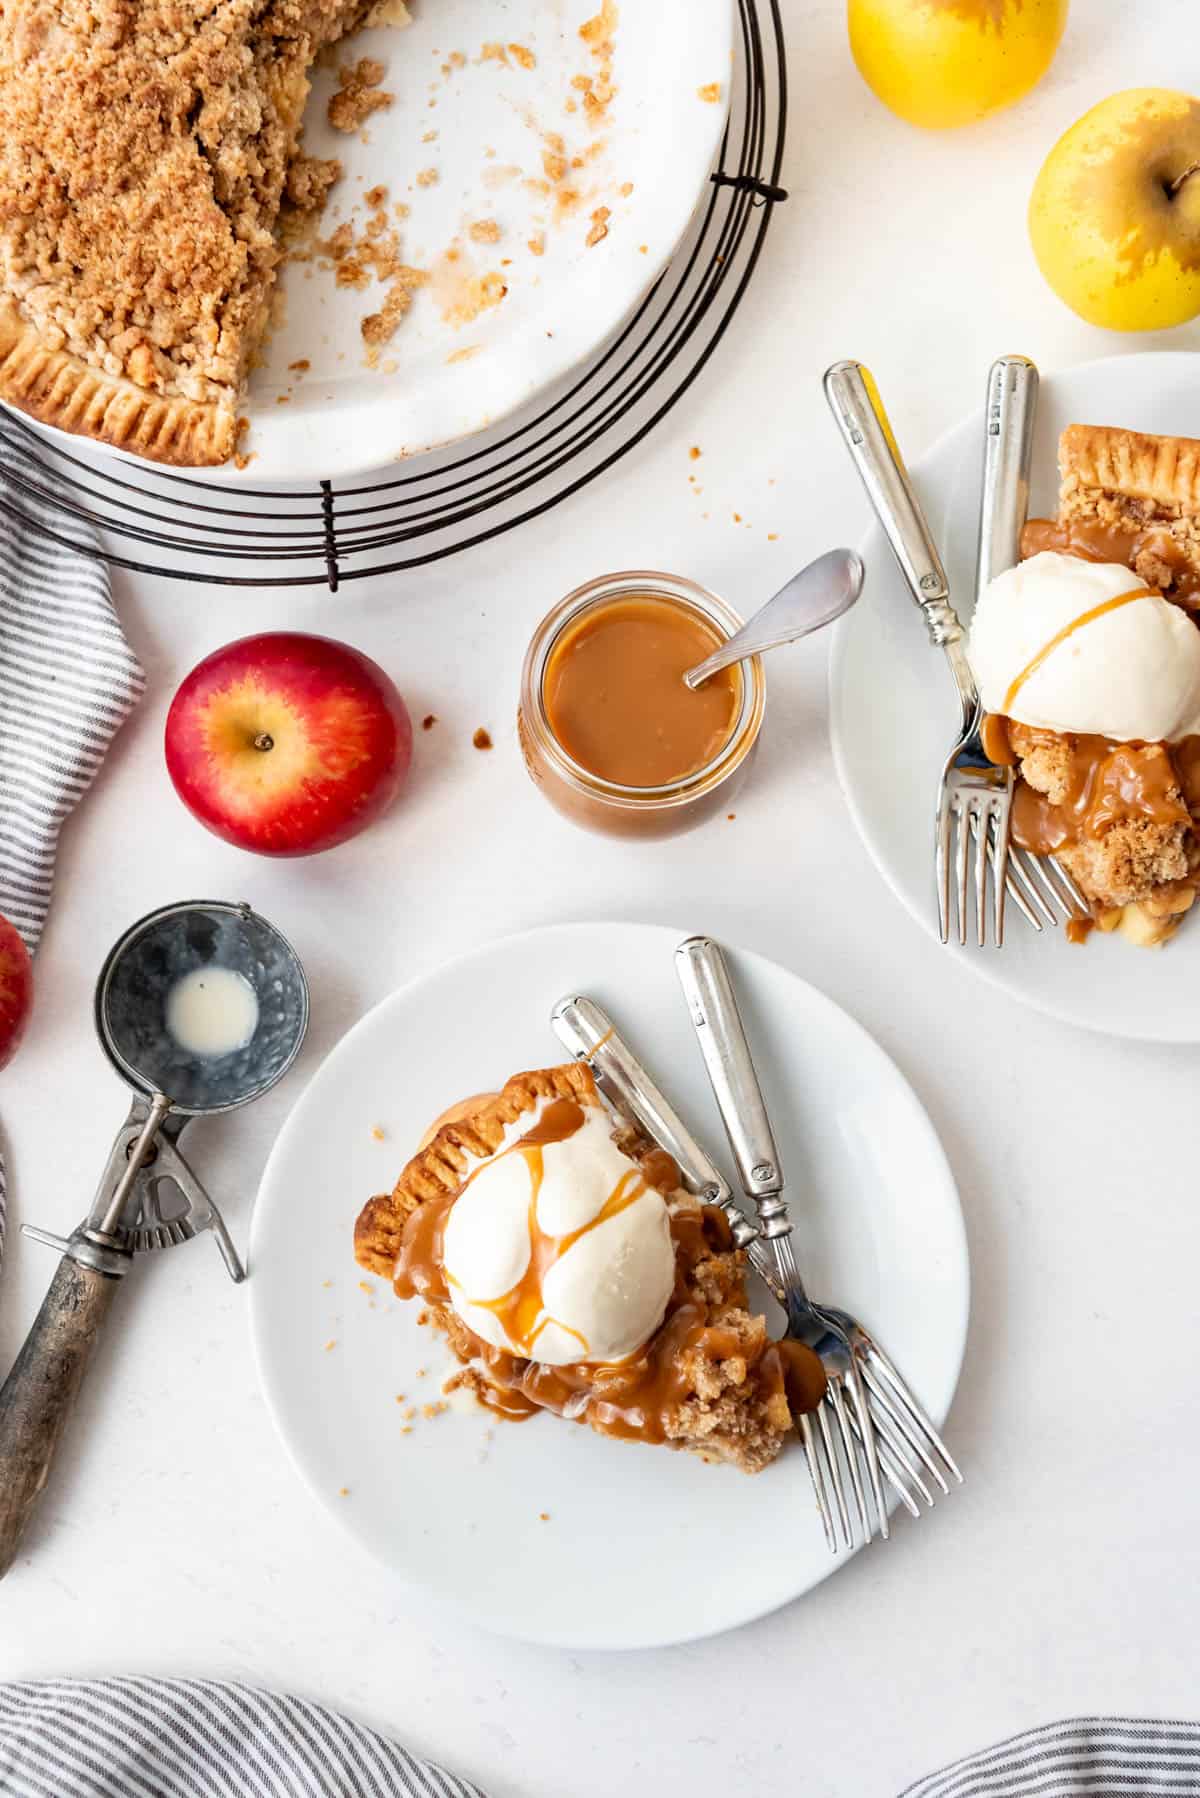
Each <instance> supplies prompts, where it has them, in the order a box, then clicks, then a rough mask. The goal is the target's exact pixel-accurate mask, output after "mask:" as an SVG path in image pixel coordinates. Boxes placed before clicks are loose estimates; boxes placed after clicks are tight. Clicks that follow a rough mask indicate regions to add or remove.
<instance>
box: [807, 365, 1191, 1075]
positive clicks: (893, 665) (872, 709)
mask: <svg viewBox="0 0 1200 1798" xmlns="http://www.w3.org/2000/svg"><path fill="white" fill-rule="evenodd" d="M981 397H982V396H981ZM1073 423H1078V424H1106V425H1125V426H1128V427H1129V428H1130V429H1131V430H1136V431H1167V432H1176V433H1179V434H1181V435H1184V436H1193V437H1194V436H1200V356H1195V355H1187V354H1178V353H1169V354H1164V353H1158V354H1154V353H1142V354H1139V355H1131V356H1114V357H1112V358H1110V359H1108V360H1106V361H1103V362H1091V363H1087V364H1085V365H1084V366H1083V367H1081V368H1073V369H1068V370H1067V371H1066V372H1065V373H1063V374H1056V375H1051V376H1047V377H1044V378H1043V381H1042V387H1041V397H1040V402H1039V406H1038V420H1037V435H1036V440H1035V446H1034V465H1033V483H1032V493H1031V498H1030V513H1031V515H1033V516H1035V517H1047V516H1051V515H1053V513H1054V511H1055V510H1056V506H1057V493H1058V470H1057V445H1058V438H1059V433H1060V432H1061V431H1062V430H1063V428H1064V426H1066V425H1068V424H1073ZM982 462H983V439H982V412H980V414H978V415H976V416H973V417H971V418H968V419H966V420H965V421H964V422H963V423H962V424H960V425H958V426H957V427H956V428H955V429H954V430H953V431H951V432H950V433H949V435H948V436H946V437H943V438H942V439H941V440H940V442H938V443H937V444H935V446H934V447H933V449H932V450H931V451H930V452H929V454H928V455H927V456H925V457H924V458H923V460H922V461H921V462H920V463H918V464H917V465H916V466H915V467H914V469H913V470H912V473H913V478H914V480H915V482H916V486H917V489H918V492H919V494H920V497H921V503H922V505H923V506H924V508H925V514H926V517H927V518H928V520H929V525H930V529H931V530H932V531H933V534H934V537H935V539H936V541H937V543H938V544H939V546H940V547H941V550H942V553H943V556H944V558H945V562H946V569H947V573H948V574H949V577H950V591H951V596H952V598H953V601H954V606H955V609H956V611H957V612H958V614H959V617H960V618H961V619H962V620H963V622H964V624H966V623H969V621H970V618H971V615H972V613H973V611H974V593H973V588H974V579H975V546H976V535H977V532H978V528H979V486H980V479H981V471H982ZM862 553H863V559H864V561H865V562H866V565H867V580H866V586H865V588H864V590H863V596H862V598H861V599H860V600H859V602H858V605H857V606H856V607H855V608H854V610H853V611H852V612H850V613H849V614H848V615H847V617H846V618H845V619H843V620H842V621H841V623H840V624H839V625H838V627H837V631H836V634H835V637H834V642H833V648H832V653H831V660H830V730H831V733H832V737H833V754H834V760H835V762H836V764H837V770H838V775H839V777H840V779H841V783H842V788H843V791H844V792H845V795H846V800H847V803H848V804H849V807H850V810H851V813H852V814H853V817H854V821H855V823H856V824H857V826H858V829H859V831H860V833H861V835H862V839H863V842H864V843H865V844H866V846H867V849H868V850H869V851H870V854H871V856H872V858H873V860H874V862H875V864H876V866H877V867H878V869H879V871H880V873H881V874H882V875H883V877H884V879H885V880H886V881H887V883H888V885H889V886H890V887H891V889H892V891H893V892H894V893H895V894H896V895H897V897H898V898H899V899H901V900H902V901H903V903H904V904H905V905H906V906H907V907H908V909H909V911H910V912H911V913H912V915H913V917H914V918H916V919H917V921H918V923H920V924H923V925H924V926H925V928H926V929H927V930H929V931H931V932H933V933H935V934H936V931H937V903H936V897H935V892H934V882H933V811H934V802H935V799H936V794H937V783H938V778H939V775H940V773H941V769H942V764H943V763H944V761H945V759H946V755H947V752H948V751H949V749H950V746H951V744H952V742H953V740H954V734H955V730H956V728H957V724H958V702H957V699H956V697H955V692H954V686H953V682H952V680H951V677H950V672H949V669H948V668H947V667H946V664H945V659H944V657H943V656H942V655H941V653H940V652H939V651H938V650H936V649H934V648H933V647H932V645H931V644H930V642H929V638H928V637H927V635H926V633H925V625H924V621H923V619H922V618H921V616H920V614H919V613H918V611H917V609H916V607H915V606H914V604H913V602H912V599H911V598H910V597H909V593H908V589H907V588H906V587H905V585H904V582H903V580H902V579H901V576H900V572H899V570H898V568H897V567H896V564H895V561H894V560H893V558H892V554H891V551H890V549H889V548H888V545H887V542H886V540H885V538H884V536H883V532H882V531H881V530H880V529H879V527H878V526H877V525H876V526H873V528H872V530H871V533H870V535H869V536H868V538H867V539H866V542H865V543H864V545H863V550H862ZM946 953H947V954H949V955H954V956H956V957H957V958H958V959H959V960H960V961H962V962H964V963H965V964H966V965H967V966H968V967H969V968H970V969H971V970H972V971H973V972H974V973H976V974H979V975H981V976H982V977H983V978H984V979H985V980H989V981H991V982H992V983H993V984H994V985H996V986H1000V987H1003V988H1004V989H1005V991H1006V992H1009V993H1011V994H1012V996H1013V997H1014V998H1016V999H1020V1000H1022V1001H1023V1002H1024V1003H1025V1004H1027V1005H1032V1006H1034V1007H1035V1008H1036V1009H1037V1010H1038V1011H1045V1012H1049V1013H1050V1015H1051V1016H1052V1017H1057V1018H1062V1019H1064V1020H1065V1021H1066V1022H1068V1023H1072V1024H1082V1025H1084V1026H1085V1027H1086V1028H1087V1029H1090V1030H1102V1031H1107V1032H1109V1033H1111V1034H1112V1035H1114V1036H1126V1037H1141V1038H1146V1039H1148V1040H1152V1041H1156V1042H1177V1043H1195V1042H1200V1006H1198V1005H1197V1003H1196V996H1195V994H1196V981H1197V975H1198V972H1200V928H1197V924H1196V923H1194V922H1192V921H1191V920H1185V921H1184V923H1183V925H1182V926H1181V927H1180V930H1179V934H1178V936H1177V937H1176V938H1175V939H1174V940H1173V941H1172V942H1171V943H1169V944H1168V945H1167V946H1166V947H1165V948H1163V949H1157V950H1154V951H1153V952H1150V951H1147V950H1144V949H1135V948H1134V947H1133V946H1132V945H1131V944H1130V943H1127V942H1126V941H1125V940H1124V939H1123V938H1116V937H1112V938H1110V937H1105V936H1102V935H1100V934H1099V933H1098V932H1097V933H1093V935H1092V936H1091V937H1090V938H1089V940H1088V942H1087V943H1086V944H1084V945H1082V946H1079V945H1075V944H1071V943H1068V942H1067V940H1066V938H1065V936H1064V935H1063V933H1062V932H1061V931H1060V930H1055V931H1052V930H1050V929H1046V930H1043V931H1042V933H1041V934H1040V935H1038V934H1036V933H1035V932H1034V931H1033V930H1032V929H1031V928H1030V927H1029V925H1028V924H1026V922H1025V920H1024V918H1022V916H1021V914H1020V913H1019V912H1018V911H1017V910H1016V908H1015V907H1014V906H1012V905H1010V906H1009V907H1008V909H1007V916H1006V919H1005V931H1004V947H1003V948H1002V949H1000V950H997V949H996V948H995V947H994V945H992V944H991V942H990V940H989V946H988V947H987V948H986V949H979V948H967V949H960V948H959V947H958V945H957V944H954V945H952V946H951V947H949V948H948V949H947V951H946Z"/></svg>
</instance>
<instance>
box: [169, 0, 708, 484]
mask: <svg viewBox="0 0 1200 1798" xmlns="http://www.w3.org/2000/svg"><path fill="white" fill-rule="evenodd" d="M409 5H410V12H411V15H412V17H411V23H410V24H409V25H407V26H406V27H404V28H403V29H397V28H396V27H394V26H385V27H381V28H378V29H375V30H371V31H361V32H358V33H357V34H356V35H355V36H354V37H352V38H350V39H347V40H346V41H345V42H344V43H342V44H341V45H339V46H338V47H337V48H336V50H335V52H334V58H335V61H336V62H337V63H339V64H349V63H353V62H355V61H357V59H358V58H360V57H364V56H368V57H373V58H376V59H377V60H379V61H380V62H382V63H384V64H385V65H386V70H387V73H386V76H385V78H384V80H383V83H382V87H383V89H384V90H385V91H386V92H388V93H391V94H393V95H394V96H395V98H394V101H393V103H392V105H391V107H390V108H389V109H388V110H386V111H382V112H376V113H374V114H373V115H372V116H371V117H370V118H369V119H368V120H367V122H366V125H365V127H364V129H363V131H362V132H361V133H355V134H353V135H346V134H345V133H341V132H337V131H334V130H333V129H332V127H331V126H330V125H329V124H328V122H327V119H326V107H327V103H328V100H329V97H330V95H331V94H332V93H333V92H335V91H336V88H337V79H336V72H335V69H334V68H333V67H332V66H331V67H325V68H319V69H318V70H317V71H316V74H315V79H314V83H313V92H312V95H311V97H310V99H309V102H308V107H307V110H306V113H305V136H304V147H305V150H306V151H307V152H308V153H309V154H311V155H314V156H321V157H331V156H332V157H337V158H338V159H339V160H340V161H341V163H342V165H343V169H344V173H343V176H342V179H341V180H340V181H339V182H338V184H337V185H336V186H335V187H334V188H333V189H332V191H331V194H330V198H329V202H328V205H327V207H326V211H325V214H324V217H323V219H322V221H321V224H320V226H319V228H318V230H319V235H320V237H322V238H328V237H329V236H331V235H332V233H333V232H334V230H335V229H336V228H337V226H338V225H339V224H341V223H342V222H344V221H346V220H351V221H352V222H353V225H354V233H355V238H356V239H361V237H362V235H363V232H364V228H365V225H366V222H367V220H368V218H369V217H370V216H371V214H372V211H373V208H372V207H371V206H369V205H368V204H367V202H366V199H365V195H366V194H367V193H368V192H369V191H370V190H371V189H372V188H373V187H375V186H376V185H377V184H382V185H383V186H384V187H386V189H387V197H386V202H385V205H384V211H385V212H386V213H387V215H388V220H389V223H390V225H391V226H392V227H393V228H396V229H398V230H399V233H400V252H401V255H402V257H403V260H404V261H405V262H406V263H408V264H410V265H412V266H414V267H416V268H418V269H422V270H425V271H427V272H429V274H430V276H431V279H430V281H429V285H428V286H427V287H426V288H425V289H424V290H423V291H420V292H418V293H416V295H415V297H414V300H413V305H412V310H411V311H410V312H409V314H408V316H407V317H406V318H404V319H403V320H402V321H401V323H400V325H399V328H398V329H397V330H396V332H395V335H394V336H393V338H392V340H391V342H390V343H387V344H385V345H383V346H382V347H381V348H380V349H379V352H378V356H377V359H376V365H375V366H374V367H368V366H367V358H366V350H365V346H364V343H363V338H362V334H361V324H362V320H363V319H364V318H365V317H366V316H367V315H368V314H370V313H374V312H377V311H378V310H379V307H380V305H381V303H382V300H383V296H384V292H385V286H384V285H383V284H381V283H380V282H378V281H375V280H372V281H371V282H370V284H369V285H368V286H367V287H365V288H364V289H362V290H361V291H360V290H359V289H357V288H354V287H342V288H339V287H338V286H337V285H336V281H335V275H334V270H333V266H332V263H331V262H330V259H329V258H328V257H325V258H323V259H322V258H319V257H317V258H314V259H313V260H311V261H308V262H297V261H293V262H292V263H290V264H289V266H287V267H286V268H285V269H284V271H283V277H282V294H281V298H280V300H279V302H278V304H277V306H276V309H275V315H274V316H275V325H274V328H273V329H272V332H271V334H270V337H269V339H268V341H267V344H266V346H265V350H264V360H263V363H262V366H261V367H259V368H258V369H256V370H255V372H254V373H253V375H252V376H251V380H250V391H249V398H248V404H247V407H246V413H247V416H248V417H249V420H250V429H249V433H248V436H247V437H246V439H245V440H244V442H243V444H242V448H243V450H245V451H247V452H248V453H249V454H250V455H251V457H252V458H253V459H252V460H251V462H250V463H249V466H248V468H247V470H246V472H245V474H244V475H243V476H242V477H241V478H242V479H244V480H245V481H246V482H247V483H248V484H249V485H251V486H254V485H258V484H261V483H262V482H264V481H270V482H276V481H282V482H288V481H302V480H303V481H316V480H321V479H324V478H326V477H328V478H330V479H339V478H340V479H346V478H347V477H350V476H353V475H357V474H362V473H365V472H367V471H372V470H380V469H385V468H387V467H388V465H389V464H392V463H396V462H399V461H400V460H402V459H403V458H405V457H408V456H411V455H414V454H417V453H420V452H421V451H424V450H428V449H431V448H433V447H435V446H437V445H441V444H447V443H451V442H454V441H456V440H457V439H459V438H462V437H465V436H468V435H469V434H470V433H472V432H475V431H480V430H483V429H484V428H485V427H486V426H488V425H491V424H495V423H496V422H497V421H498V420H500V419H502V418H503V417H505V416H506V415H507V414H508V413H511V412H512V411H514V410H515V409H516V408H517V407H519V406H521V405H523V404H524V403H525V402H527V401H529V400H530V399H532V398H533V397H534V396H535V395H538V394H540V393H542V392H543V391H544V390H545V389H546V388H547V387H549V386H550V385H551V384H552V383H553V382H555V381H556V380H558V379H559V378H560V377H562V376H564V375H566V374H567V373H568V372H569V371H570V370H571V369H573V368H575V367H576V365H577V364H579V363H580V362H582V361H583V360H584V359H585V358H587V357H588V356H590V355H591V354H592V353H593V352H594V351H595V350H596V349H598V348H599V346H600V345H601V344H602V343H603V342H604V341H605V339H606V338H607V337H608V336H609V335H610V334H611V333H612V332H613V331H615V330H616V328H617V327H618V326H619V325H620V324H621V323H622V321H623V320H624V319H625V318H626V317H627V316H628V315H629V313H630V312H632V310H633V309H634V307H635V306H636V305H637V303H638V302H639V301H640V300H641V298H642V297H643V295H644V294H645V293H646V292H647V291H648V289H649V288H650V287H651V285H652V284H653V282H654V281H655V280H656V279H657V277H658V276H659V274H661V272H662V270H663V268H664V267H665V266H666V264H667V262H668V261H669V259H670V257H671V255H672V254H673V252H674V251H675V249H676V247H677V246H678V244H679V242H680V239H681V238H682V237H683V235H684V233H685V231H686V230H687V227H688V223H689V221H690V219H691V216H692V213H693V211H694V210H695V207H696V202H697V199H698V197H699V195H700V194H701V193H702V192H703V190H704V189H705V187H706V185H707V177H708V173H709V170H710V169H711V167H712V164H713V161H714V159H715V156H716V152H717V147H718V145H719V143H720V138H721V133H722V130H723V128H724V124H725V119H726V116H727V113H728V106H729V91H730V83H731V78H732V74H733V66H732V58H733V0H653V4H650V5H640V6H639V5H620V6H618V7H617V8H616V16H617V22H616V25H615V27H614V28H613V30H612V32H611V40H610V41H611V45H612V62H611V79H612V81H613V83H614V85H615V93H614V94H613V97H612V99H611V100H610V101H609V102H608V104H607V105H606V106H605V107H604V108H603V110H602V112H600V114H599V115H598V117H597V119H596V122H593V121H592V115H591V114H590V113H589V111H588V109H587V108H586V107H585V105H584V103H583V101H584V92H583V90H582V88H580V87H579V86H576V85H573V83H576V82H578V81H582V80H584V79H586V78H593V79H594V78H595V76H596V75H597V73H598V70H599V67H600V65H599V64H598V62H597V61H596V59H595V58H594V57H593V55H592V53H591V50H590V49H589V45H588V43H587V42H585V41H584V39H582V38H581V36H580V26H581V25H583V24H585V23H586V22H587V21H588V20H591V19H593V18H596V17H597V16H599V15H600V14H601V0H487V4H483V3H482V0H409ZM514 46H515V53H514V48H513V47H514ZM530 59H532V66H527V64H528V63H529V61H530ZM560 153H561V154H562V155H564V156H565V158H566V160H567V162H568V163H569V164H572V165H573V164H574V162H575V161H576V159H578V163H579V166H578V167H575V166H569V167H568V169H567V172H566V174H565V175H564V176H563V177H562V178H561V179H556V180H555V181H554V182H553V183H551V182H550V181H549V180H548V178H547V175H548V169H547V158H550V159H551V164H550V168H549V173H551V174H555V175H557V173H558V170H557V166H556V165H555V164H554V163H553V158H554V157H555V156H557V155H559V154H560ZM398 205H399V206H402V207H407V208H408V209H409V211H408V216H407V217H406V218H405V219H403V221H398V220H397V218H396V214H395V208H396V207H397V206H398ZM602 212H603V213H604V214H606V216H601V215H602ZM473 227H474V228H476V235H475V236H474V237H473V236H472V228H473ZM480 227H482V228H483V229H484V230H490V229H491V228H493V227H494V228H495V230H496V231H497V233H498V236H497V237H496V240H495V241H494V242H486V241H483V242H480V241H477V239H478V236H479V228H480ZM589 239H591V240H593V241H590V242H589ZM531 244H534V245H541V246H542V253H541V254H535V253H534V251H533V250H532V249H531V247H530V246H531ZM322 260H323V261H324V264H325V266H322ZM488 277H491V278H492V280H493V281H494V282H496V283H499V284H501V285H502V286H503V287H504V288H505V289H506V290H507V291H506V292H505V294H504V297H503V299H502V300H500V301H499V303H498V304H494V305H489V306H485V307H484V308H483V309H482V310H480V309H479V300H480V296H481V294H482V293H483V292H484V288H483V286H482V285H481V284H482V283H484V282H485V280H486V279H487V278H488ZM299 362H307V363H308V364H309V366H308V368H307V369H304V370H299V369H297V368H296V367H295V364H297V363H299ZM198 472H199V474H200V478H202V479H216V480H220V481H229V480H231V479H232V480H236V479H238V478H239V477H238V476H237V475H236V473H234V471H233V470H232V469H231V468H229V467H226V468H221V469H218V470H209V471H198Z"/></svg>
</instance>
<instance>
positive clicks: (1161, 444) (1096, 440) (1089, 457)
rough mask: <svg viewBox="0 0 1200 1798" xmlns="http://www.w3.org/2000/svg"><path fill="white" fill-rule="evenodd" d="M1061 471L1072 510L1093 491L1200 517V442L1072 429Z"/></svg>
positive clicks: (1102, 428) (1062, 442)
mask: <svg viewBox="0 0 1200 1798" xmlns="http://www.w3.org/2000/svg"><path fill="white" fill-rule="evenodd" d="M1058 466H1059V473H1060V474H1061V476H1062V499H1063V501H1064V502H1065V503H1066V507H1067V508H1068V509H1069V508H1070V506H1071V504H1072V501H1073V499H1074V496H1075V494H1076V493H1077V492H1078V490H1079V489H1080V488H1092V489H1098V490H1100V491H1101V492H1103V493H1105V494H1107V495H1108V496H1109V497H1111V498H1114V499H1127V500H1144V501H1149V502H1150V503H1151V504H1152V505H1154V506H1157V507H1160V508H1162V509H1163V510H1164V511H1167V510H1169V509H1171V508H1175V509H1177V510H1178V511H1179V512H1180V513H1181V514H1182V513H1186V512H1197V513H1200V440H1197V439H1196V438H1194V437H1151V436H1147V435H1146V434H1145V433H1143V432H1141V431H1125V430H1121V429H1118V428H1116V427H1114V426H1111V425H1068V426H1067V428H1066V430H1065V431H1064V432H1063V434H1062V436H1061V438H1060V439H1059V449H1058Z"/></svg>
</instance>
